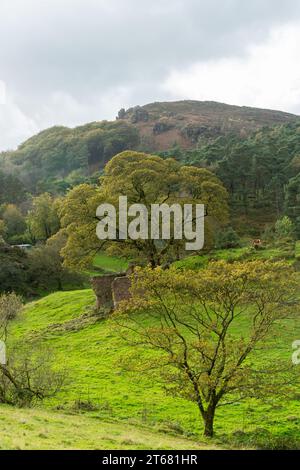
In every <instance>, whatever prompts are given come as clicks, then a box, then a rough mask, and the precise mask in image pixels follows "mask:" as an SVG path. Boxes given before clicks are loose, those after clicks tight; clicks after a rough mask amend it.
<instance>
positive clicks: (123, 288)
mask: <svg viewBox="0 0 300 470" xmlns="http://www.w3.org/2000/svg"><path fill="white" fill-rule="evenodd" d="M130 286H131V282H130V278H129V277H128V276H123V277H116V278H115V279H114V281H113V283H112V296H113V303H114V308H117V307H118V304H119V303H120V302H121V301H122V300H128V299H130V291H129V289H130Z"/></svg>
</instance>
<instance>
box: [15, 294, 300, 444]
mask: <svg viewBox="0 0 300 470" xmlns="http://www.w3.org/2000/svg"><path fill="white" fill-rule="evenodd" d="M93 304H94V295H93V293H92V291H91V290H83V291H74V292H61V293H55V294H52V295H49V296H48V297H45V298H43V299H40V300H38V301H36V302H34V303H31V304H29V305H27V307H26V309H25V312H24V314H23V316H22V318H20V319H19V320H17V321H14V322H13V324H12V333H13V336H14V337H15V338H18V337H20V336H22V337H23V338H25V339H26V338H27V340H28V341H30V340H31V339H32V338H33V337H38V338H40V339H41V340H42V341H43V342H44V343H45V344H48V345H49V346H51V348H52V349H53V351H54V352H55V354H56V357H57V360H58V363H59V364H64V365H65V366H66V367H67V368H68V369H69V371H70V372H69V373H70V383H69V384H68V386H67V387H66V388H65V390H64V391H62V392H60V394H59V395H58V396H57V397H56V398H55V399H53V400H51V401H48V402H47V403H45V404H44V406H46V407H47V408H48V409H50V408H53V407H56V406H59V407H60V408H61V409H62V410H64V412H67V411H68V410H70V409H72V408H73V406H74V403H75V401H76V400H82V401H89V402H92V403H93V406H94V410H93V411H90V412H88V413H87V414H86V417H87V418H90V419H94V420H96V419H100V420H105V421H107V422H114V423H118V424H119V425H121V424H122V426H123V425H124V426H131V425H132V426H144V427H146V428H148V429H151V430H152V431H153V432H154V431H155V432H165V433H175V435H177V436H181V437H182V436H184V437H188V438H192V439H199V440H201V439H202V438H201V433H202V424H201V422H200V420H199V416H198V411H197V408H196V406H195V405H194V404H193V403H190V402H188V401H186V400H183V399H179V398H172V397H170V396H168V395H166V394H165V392H164V389H163V387H162V385H161V384H160V383H159V381H155V380H154V379H153V378H149V377H147V376H145V374H143V375H140V374H139V375H135V374H133V373H130V372H128V371H126V370H123V369H122V368H121V366H120V364H119V360H120V358H122V357H123V356H124V355H126V354H128V352H129V347H128V345H127V344H126V343H124V341H123V340H121V339H120V338H119V336H118V335H117V334H115V333H114V332H113V330H112V328H111V324H110V321H109V320H102V321H99V322H97V323H94V324H90V325H86V324H82V325H80V322H79V323H78V325H77V328H76V329H74V330H70V329H69V328H68V325H69V323H70V322H72V321H73V320H74V318H79V317H80V316H81V315H83V314H85V313H86V312H87V311H88V309H92V306H93ZM53 325H55V327H54V328H53ZM241 328H243V326H242V325H241ZM299 338H300V319H299V321H297V322H296V323H295V324H294V323H293V322H290V323H289V324H287V323H286V324H283V325H282V330H281V334H280V337H278V339H277V340H276V350H271V351H269V352H268V354H270V355H272V356H271V357H272V359H273V360H274V361H276V359H277V358H278V357H280V358H282V357H290V356H291V354H292V349H291V344H292V342H293V341H294V340H295V339H299ZM145 354H148V353H146V352H145ZM299 370H300V369H299ZM299 400H300V390H299V399H298V400H296V399H295V400H294V401H290V402H286V401H284V402H282V403H278V402H276V403H266V404H261V403H258V402H256V401H254V400H252V401H251V400H249V401H247V402H244V403H238V404H236V405H231V406H227V407H224V408H220V410H219V411H218V412H217V417H216V425H215V431H216V435H217V439H218V438H220V437H221V436H224V435H226V436H227V438H228V439H229V436H230V435H231V433H234V432H236V431H239V432H243V433H253V432H254V431H255V430H257V428H264V429H265V430H266V431H268V432H271V433H272V434H274V435H276V436H278V437H280V438H283V437H297V436H298V435H299V425H300V401H299ZM93 442H94V441H93ZM217 442H218V441H217ZM32 445H35V444H32ZM53 445H54V444H53ZM74 445H75V443H74ZM91 445H93V444H92V443H91ZM118 445H120V448H126V447H122V445H121V444H120V443H118ZM153 445H154V444H153ZM155 445H156V444H155ZM176 445H177V444H176V443H175V441H174V447H176Z"/></svg>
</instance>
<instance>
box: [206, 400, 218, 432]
mask: <svg viewBox="0 0 300 470" xmlns="http://www.w3.org/2000/svg"><path fill="white" fill-rule="evenodd" d="M215 411H216V408H215V406H211V405H210V406H209V407H208V408H207V410H206V411H205V413H204V416H203V419H204V436H206V437H213V435H214V418H215Z"/></svg>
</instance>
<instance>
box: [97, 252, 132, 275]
mask: <svg viewBox="0 0 300 470" xmlns="http://www.w3.org/2000/svg"><path fill="white" fill-rule="evenodd" d="M94 267H95V268H99V269H101V270H103V271H105V272H122V271H126V269H127V268H128V261H126V260H125V259H121V258H116V257H113V256H108V255H106V254H105V253H98V254H97V255H96V256H95V259H94Z"/></svg>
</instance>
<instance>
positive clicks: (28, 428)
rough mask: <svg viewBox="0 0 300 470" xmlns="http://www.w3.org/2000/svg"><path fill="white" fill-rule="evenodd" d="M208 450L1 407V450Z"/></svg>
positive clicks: (89, 420) (118, 427)
mask: <svg viewBox="0 0 300 470" xmlns="http://www.w3.org/2000/svg"><path fill="white" fill-rule="evenodd" d="M174 448H176V449H191V450H193V449H211V448H215V446H214V445H213V444H209V443H206V444H205V443H204V444H201V445H200V444H199V443H198V442H196V441H195V440H191V439H185V438H183V437H180V436H172V435H171V434H170V435H166V434H165V433H164V432H159V431H156V432H155V431H151V430H149V429H147V428H145V427H144V426H142V425H141V426H138V427H137V426H133V425H130V424H125V423H117V422H111V421H105V420H102V419H101V417H98V416H94V417H91V416H85V415H80V414H75V413H68V414H66V413H61V412H54V411H48V410H41V409H22V410H20V409H16V408H11V407H8V406H1V407H0V449H5V450H7V449H10V450H29V449H37V450H45V449H49V450H55V449H57V450H62V449H97V450H99V449H174Z"/></svg>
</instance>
